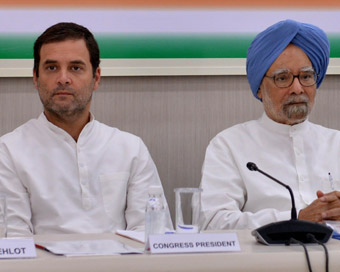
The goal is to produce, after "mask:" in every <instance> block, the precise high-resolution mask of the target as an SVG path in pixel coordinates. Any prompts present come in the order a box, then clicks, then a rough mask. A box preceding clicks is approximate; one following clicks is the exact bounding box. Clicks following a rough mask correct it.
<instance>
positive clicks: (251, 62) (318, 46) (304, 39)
mask: <svg viewBox="0 0 340 272" xmlns="http://www.w3.org/2000/svg"><path fill="white" fill-rule="evenodd" d="M290 43H292V44H294V45H296V46H298V47H300V48H301V49H302V50H303V51H304V52H305V53H306V55H307V56H308V57H309V59H310V61H311V62H312V65H313V68H314V70H315V72H316V73H317V74H318V79H317V82H316V86H317V88H319V86H320V85H321V83H322V81H323V79H324V77H325V74H326V70H327V66H328V62H329V41H328V38H327V35H326V34H325V32H323V31H322V30H321V29H320V28H318V27H316V26H314V25H310V24H304V23H299V22H296V21H293V20H285V21H281V22H278V23H276V24H274V25H272V26H270V27H268V28H267V29H266V30H264V31H263V32H261V33H259V34H258V35H257V36H256V37H255V39H254V40H253V42H252V43H251V45H250V47H249V48H248V54H247V77H248V81H249V84H250V88H251V90H252V92H253V94H254V96H255V97H256V98H257V99H259V100H261V99H260V98H259V97H258V96H257V92H258V90H259V87H260V85H261V82H262V79H263V77H264V75H265V74H266V72H267V70H268V69H269V67H270V66H271V65H272V64H273V62H274V61H275V60H276V58H277V57H278V56H279V55H280V54H281V53H282V51H283V50H284V49H285V48H286V47H287V46H288V45H289V44H290Z"/></svg>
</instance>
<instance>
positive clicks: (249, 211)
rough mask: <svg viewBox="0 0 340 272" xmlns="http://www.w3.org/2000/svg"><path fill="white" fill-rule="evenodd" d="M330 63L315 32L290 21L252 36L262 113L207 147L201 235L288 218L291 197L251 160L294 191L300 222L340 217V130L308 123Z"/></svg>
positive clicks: (250, 72) (250, 57) (253, 74)
mask: <svg viewBox="0 0 340 272" xmlns="http://www.w3.org/2000/svg"><path fill="white" fill-rule="evenodd" d="M328 62H329V42H328V38H327V36H326V34H325V33H324V32H323V31H322V30H321V29H319V28H318V27H316V26H313V25H309V24H304V23H299V22H296V21H292V20H286V21H281V22H278V23H276V24H274V25H272V26H270V27H269V28H268V29H266V30H264V31H263V32H261V33H260V34H258V35H257V36H256V37H255V39H254V40H253V42H252V44H251V45H250V47H249V49H248V54H247V77H248V81H249V83H250V87H251V90H252V92H253V94H254V96H255V97H256V98H257V99H259V100H260V101H262V103H263V107H264V113H263V115H262V117H261V118H260V119H258V120H253V121H249V122H246V123H243V124H239V125H236V126H233V127H231V128H228V129H226V130H224V131H222V132H221V133H219V134H218V135H217V136H216V137H215V138H214V139H213V140H212V141H211V142H210V144H209V146H208V148H207V151H206V157H205V161H204V164H203V169H202V181H201V188H202V189H203V192H202V216H201V223H202V228H203V229H242V228H251V229H253V228H257V227H260V226H262V225H265V224H267V223H271V222H275V221H281V220H288V219H290V216H291V199H290V195H289V192H287V190H286V189H285V188H283V187H282V186H280V185H278V184H277V183H275V182H274V181H271V180H269V179H268V178H266V177H265V176H263V175H261V174H260V173H258V172H250V171H249V170H248V169H247V167H246V165H247V163H248V162H254V163H256V164H257V165H258V167H259V168H260V169H262V170H263V171H265V172H268V173H271V174H272V175H273V176H275V177H276V178H277V179H278V180H282V181H283V182H285V183H287V184H288V185H289V186H290V187H291V188H292V190H293V192H294V196H295V201H296V207H297V212H298V218H299V219H303V220H309V221H314V222H324V221H325V220H339V219H340V201H339V197H340V192H338V191H336V189H337V188H339V187H338V186H340V184H338V183H339V182H340V167H339V166H340V164H339V161H338V159H339V154H340V132H338V131H336V130H332V129H328V128H325V127H322V126H319V125H316V124H313V123H311V122H309V121H308V115H309V114H310V112H311V110H312V108H313V105H314V100H315V95H316V89H317V88H319V87H320V85H321V83H322V81H323V79H324V76H325V73H326V70H327V66H328Z"/></svg>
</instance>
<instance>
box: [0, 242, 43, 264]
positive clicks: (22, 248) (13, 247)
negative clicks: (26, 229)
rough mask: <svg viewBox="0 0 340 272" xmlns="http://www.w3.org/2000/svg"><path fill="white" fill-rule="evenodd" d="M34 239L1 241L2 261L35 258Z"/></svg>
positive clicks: (0, 254) (0, 253)
mask: <svg viewBox="0 0 340 272" xmlns="http://www.w3.org/2000/svg"><path fill="white" fill-rule="evenodd" d="M35 257H37V253H36V251H35V246H34V241H33V238H4V239H0V259H17V258H35Z"/></svg>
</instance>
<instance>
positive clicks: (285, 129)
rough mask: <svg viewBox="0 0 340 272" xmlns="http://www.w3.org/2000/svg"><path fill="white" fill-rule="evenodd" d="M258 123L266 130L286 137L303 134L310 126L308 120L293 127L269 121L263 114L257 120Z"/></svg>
mask: <svg viewBox="0 0 340 272" xmlns="http://www.w3.org/2000/svg"><path fill="white" fill-rule="evenodd" d="M259 122H260V124H261V125H262V126H264V127H265V128H266V129H268V130H271V131H274V132H277V133H280V134H284V135H288V136H292V135H294V134H300V133H304V132H305V131H306V130H307V128H308V126H309V124H310V122H309V121H308V118H307V119H306V120H305V121H303V122H302V123H299V124H296V125H293V126H291V125H285V124H281V123H278V122H275V121H274V120H272V119H270V118H269V117H268V116H267V114H266V113H265V112H264V113H263V114H262V116H261V118H260V119H259Z"/></svg>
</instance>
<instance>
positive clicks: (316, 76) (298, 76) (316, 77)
mask: <svg viewBox="0 0 340 272" xmlns="http://www.w3.org/2000/svg"><path fill="white" fill-rule="evenodd" d="M304 72H312V71H300V73H299V74H298V75H294V74H293V73H292V72H290V71H287V72H282V73H288V74H292V75H293V77H292V82H291V83H290V84H289V85H288V86H284V87H283V86H282V87H281V86H278V85H277V83H276V81H275V77H276V76H278V75H279V74H281V73H278V74H276V75H273V76H267V75H264V77H268V78H271V79H272V80H273V81H274V84H275V86H276V87H278V88H289V87H290V86H292V84H293V82H294V79H295V78H296V77H297V78H298V80H299V83H300V84H301V85H302V86H304V87H311V86H313V85H315V84H316V82H317V80H318V76H319V75H318V74H317V73H316V72H315V71H313V75H314V83H313V84H310V85H305V84H303V83H302V82H301V80H300V75H301V73H304Z"/></svg>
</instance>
